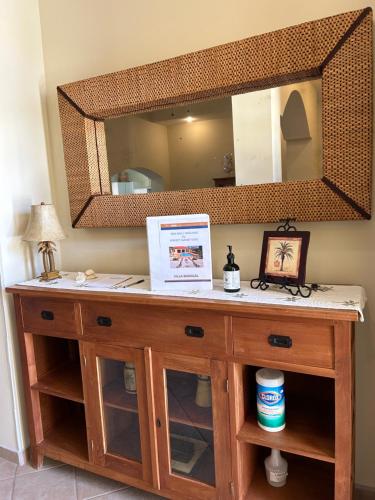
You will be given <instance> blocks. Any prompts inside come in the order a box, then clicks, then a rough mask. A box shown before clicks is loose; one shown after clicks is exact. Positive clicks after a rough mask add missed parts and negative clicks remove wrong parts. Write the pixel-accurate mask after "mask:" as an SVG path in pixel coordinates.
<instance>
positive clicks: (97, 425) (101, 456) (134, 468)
mask: <svg viewBox="0 0 375 500" xmlns="http://www.w3.org/2000/svg"><path fill="white" fill-rule="evenodd" d="M83 344H84V346H83V352H84V355H85V357H86V363H87V370H86V374H87V376H88V378H89V380H87V385H88V386H89V387H90V389H89V391H88V392H89V401H88V404H89V405H90V410H89V412H88V413H89V414H90V415H91V418H90V422H89V427H90V431H91V436H92V440H93V445H92V457H93V461H94V463H95V464H97V465H100V466H102V467H108V468H110V469H113V470H116V471H118V472H121V473H122V474H124V476H129V477H132V478H135V479H138V480H142V481H145V482H147V483H149V484H152V466H151V455H150V427H149V418H148V406H147V405H148V401H147V388H146V370H145V358H144V352H143V350H142V349H135V348H123V347H111V346H104V345H101V344H94V343H90V342H84V343H83ZM98 358H105V359H109V360H115V361H129V362H132V363H134V365H135V369H136V383H137V402H138V418H139V428H140V440H141V463H139V462H136V461H134V460H131V459H128V458H126V457H121V456H119V455H115V454H112V453H108V452H107V451H106V430H105V419H104V411H103V410H104V409H103V401H102V386H101V374H100V367H99V360H98Z"/></svg>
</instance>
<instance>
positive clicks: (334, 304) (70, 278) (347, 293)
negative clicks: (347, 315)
mask: <svg viewBox="0 0 375 500" xmlns="http://www.w3.org/2000/svg"><path fill="white" fill-rule="evenodd" d="M61 274H62V279H57V280H54V281H50V282H45V281H44V282H41V281H39V279H38V278H36V279H33V280H30V281H25V282H23V283H19V284H20V285H27V286H34V287H38V288H46V287H48V288H56V289H58V290H77V289H79V288H83V289H84V290H85V291H90V290H91V291H93V292H108V291H111V292H115V293H133V294H134V293H136V294H150V295H151V294H152V295H161V296H173V297H196V298H202V299H213V300H231V301H236V302H252V303H255V304H272V305H285V306H293V307H298V306H300V307H318V308H323V309H344V310H345V309H346V310H352V311H353V310H354V311H358V313H359V317H360V319H361V321H364V316H363V309H364V307H365V304H366V292H365V290H364V288H362V287H361V286H351V285H320V286H319V288H318V290H317V291H313V292H312V294H311V296H310V297H309V298H307V299H305V298H303V297H298V296H297V297H294V296H293V295H291V294H290V293H289V292H288V291H287V290H281V289H280V287H278V286H277V285H271V286H270V288H268V290H265V291H261V290H254V289H252V288H251V287H250V283H249V282H248V281H244V282H241V290H240V291H239V292H237V293H230V294H229V293H226V292H224V290H223V280H217V279H216V280H213V284H214V286H213V290H194V289H192V290H189V291H178V290H173V291H169V290H168V291H167V290H163V291H151V290H150V279H149V277H148V276H140V275H123V274H97V278H96V279H93V280H88V281H86V282H85V283H84V284H83V285H78V284H77V283H76V281H75V277H76V273H72V272H62V273H61ZM129 276H131V279H129V280H128V281H126V282H125V283H124V285H128V284H130V283H134V282H136V281H138V280H141V279H143V280H144V281H143V283H140V284H137V285H135V286H131V287H129V288H115V289H114V288H111V287H112V286H113V285H114V284H116V283H119V282H120V281H122V280H125V279H126V278H129Z"/></svg>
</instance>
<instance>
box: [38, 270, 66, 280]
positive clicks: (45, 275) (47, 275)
mask: <svg viewBox="0 0 375 500" xmlns="http://www.w3.org/2000/svg"><path fill="white" fill-rule="evenodd" d="M58 278H61V275H60V271H48V272H46V271H44V272H42V273H41V275H40V281H51V280H55V279H58Z"/></svg>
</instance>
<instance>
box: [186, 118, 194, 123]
mask: <svg viewBox="0 0 375 500" xmlns="http://www.w3.org/2000/svg"><path fill="white" fill-rule="evenodd" d="M185 121H186V122H188V123H191V122H192V121H194V118H193V117H192V116H187V117H186V118H185Z"/></svg>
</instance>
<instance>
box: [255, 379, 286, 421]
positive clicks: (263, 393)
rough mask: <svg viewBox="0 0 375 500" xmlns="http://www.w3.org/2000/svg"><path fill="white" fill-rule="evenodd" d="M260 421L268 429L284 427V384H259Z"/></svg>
mask: <svg viewBox="0 0 375 500" xmlns="http://www.w3.org/2000/svg"><path fill="white" fill-rule="evenodd" d="M257 410H258V422H259V423H260V424H261V426H262V427H263V428H265V429H266V430H267V428H269V430H275V429H278V428H283V426H284V425H285V397H284V386H283V385H280V386H279V387H265V386H263V385H260V384H257Z"/></svg>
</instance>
